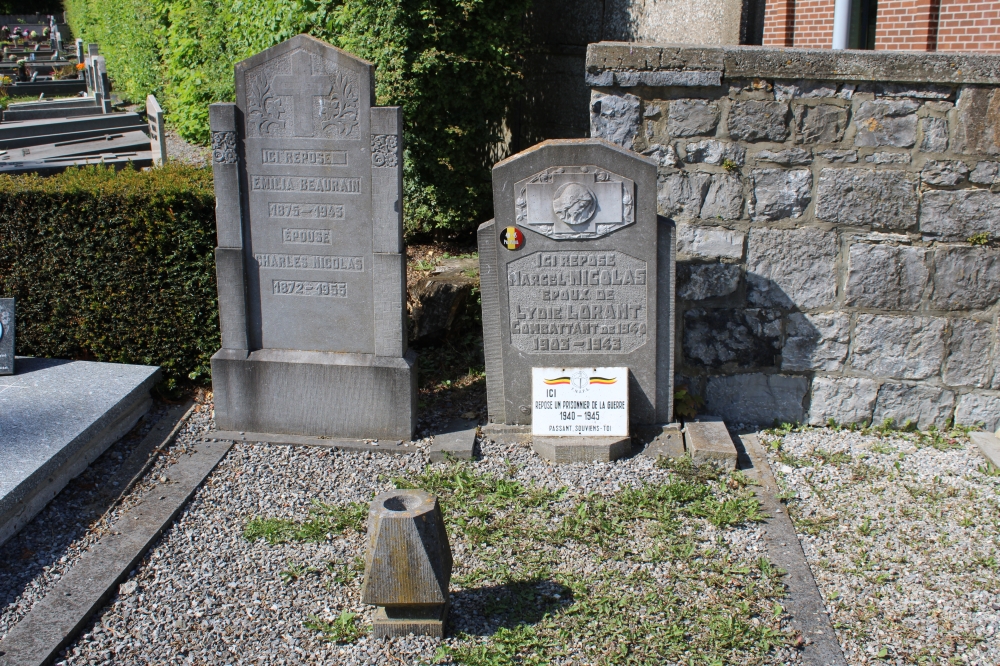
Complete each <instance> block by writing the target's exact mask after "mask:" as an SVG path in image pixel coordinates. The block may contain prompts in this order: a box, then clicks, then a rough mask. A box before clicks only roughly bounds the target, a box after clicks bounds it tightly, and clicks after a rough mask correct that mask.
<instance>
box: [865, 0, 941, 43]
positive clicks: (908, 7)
mask: <svg viewBox="0 0 1000 666" xmlns="http://www.w3.org/2000/svg"><path fill="white" fill-rule="evenodd" d="M937 3H938V0H881V1H880V2H879V3H878V18H877V19H876V21H875V49H876V50H880V51H933V50H934V47H935V44H936V41H937V30H936V28H937V9H938V4H937Z"/></svg>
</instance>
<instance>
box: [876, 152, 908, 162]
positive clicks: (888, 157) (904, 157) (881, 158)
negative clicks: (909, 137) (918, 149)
mask: <svg viewBox="0 0 1000 666" xmlns="http://www.w3.org/2000/svg"><path fill="white" fill-rule="evenodd" d="M912 161H913V158H912V157H910V154H909V153H890V152H886V151H883V152H881V153H872V154H871V155H869V156H868V157H866V158H865V162H868V163H869V164H909V163H910V162H912Z"/></svg>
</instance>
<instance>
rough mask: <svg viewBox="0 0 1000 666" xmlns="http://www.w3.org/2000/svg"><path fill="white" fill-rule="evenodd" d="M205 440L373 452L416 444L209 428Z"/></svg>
mask: <svg viewBox="0 0 1000 666" xmlns="http://www.w3.org/2000/svg"><path fill="white" fill-rule="evenodd" d="M201 439H202V440H203V441H209V442H211V441H225V442H264V443H267V444H288V445H291V446H318V447H321V448H324V449H333V450H335V451H368V452H371V453H395V454H399V455H402V454H404V453H414V452H415V451H416V450H417V448H416V447H415V446H409V447H407V446H403V440H401V439H390V440H381V439H380V440H377V441H376V440H363V439H338V438H336V437H306V436H305V435H280V434H275V433H268V432H236V431H233V430H209V431H208V432H206V433H205V434H204V435H202V436H201Z"/></svg>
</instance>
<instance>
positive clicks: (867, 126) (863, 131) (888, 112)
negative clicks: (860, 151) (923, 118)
mask: <svg viewBox="0 0 1000 666" xmlns="http://www.w3.org/2000/svg"><path fill="white" fill-rule="evenodd" d="M919 108H920V104H919V103H917V102H913V101H911V100H893V101H871V100H870V101H867V102H862V103H861V106H859V107H858V109H857V110H856V111H855V112H854V122H855V124H856V125H857V128H858V133H857V134H856V135H855V136H854V145H856V146H892V147H894V148H912V147H913V145H914V144H915V143H916V141H917V116H916V114H915V112H916V110H917V109H919Z"/></svg>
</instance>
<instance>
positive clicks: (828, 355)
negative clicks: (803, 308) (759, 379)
mask: <svg viewBox="0 0 1000 666" xmlns="http://www.w3.org/2000/svg"><path fill="white" fill-rule="evenodd" d="M850 341H851V317H850V315H848V314H844V313H839V312H824V313H821V314H803V313H801V312H793V313H792V314H790V315H788V319H787V323H786V325H785V344H784V346H783V347H782V348H781V370H782V372H796V371H810V370H823V371H826V372H837V371H839V370H840V369H841V368H843V367H844V361H845V360H846V359H847V349H848V344H849V343H850Z"/></svg>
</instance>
